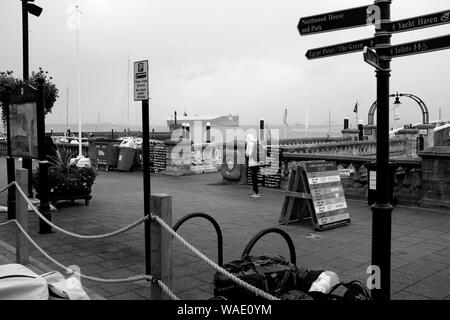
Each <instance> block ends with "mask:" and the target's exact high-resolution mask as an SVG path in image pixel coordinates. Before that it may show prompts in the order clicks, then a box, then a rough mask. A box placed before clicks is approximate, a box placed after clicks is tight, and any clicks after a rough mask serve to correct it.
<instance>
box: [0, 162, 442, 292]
mask: <svg viewBox="0 0 450 320" xmlns="http://www.w3.org/2000/svg"><path fill="white" fill-rule="evenodd" d="M5 168H6V164H5V161H4V159H0V179H1V180H0V181H2V183H1V185H2V186H3V185H6V178H5V171H6V170H5ZM220 181H221V177H220V174H218V173H213V174H205V175H197V176H189V177H166V176H156V175H155V176H152V192H153V193H156V192H158V193H168V194H171V195H172V196H173V221H174V222H175V221H177V220H178V219H179V218H181V217H183V216H184V215H186V214H188V213H191V212H195V211H202V212H206V213H208V214H210V215H211V216H213V217H214V218H215V219H217V221H218V222H219V224H220V226H221V228H222V232H223V235H224V261H225V262H226V261H230V260H234V259H237V258H239V257H240V254H241V252H242V250H243V248H244V247H245V245H246V244H247V242H248V240H249V239H250V238H251V236H252V235H254V234H255V233H257V232H258V231H260V230H262V229H264V228H268V227H277V226H279V225H278V218H279V214H280V210H281V206H282V203H283V199H284V194H283V192H281V191H279V190H270V189H263V190H262V198H260V199H251V198H249V197H248V188H247V187H246V186H230V185H221V184H220ZM0 203H2V204H4V203H6V198H5V196H4V195H1V196H0ZM348 205H349V210H350V215H351V218H352V222H351V224H350V225H348V226H345V227H341V228H337V229H333V230H328V231H324V232H313V230H312V228H311V225H310V224H308V223H305V224H291V225H288V226H279V227H281V228H282V229H283V230H285V231H287V232H288V233H289V234H290V235H291V237H292V238H293V240H294V243H295V246H296V251H297V257H298V258H297V264H299V265H305V266H308V267H310V268H313V269H327V270H332V271H335V272H337V273H338V275H339V276H340V278H341V280H353V279H360V280H363V281H365V279H366V278H367V274H366V273H365V270H366V268H367V266H368V265H370V255H371V210H370V209H369V207H368V206H367V204H366V202H362V201H354V200H348ZM142 215H143V195H142V175H141V172H132V173H124V172H113V171H110V172H100V175H99V176H98V178H97V180H96V183H95V185H94V186H93V199H92V200H91V203H90V204H89V206H84V204H83V202H82V201H80V202H77V203H75V205H68V206H65V207H64V208H61V209H60V210H59V211H57V212H54V213H53V221H54V222H55V223H56V224H58V225H59V226H61V227H63V228H66V229H68V230H71V231H74V232H78V233H82V234H98V233H105V232H109V231H112V230H115V229H117V228H119V227H121V226H123V225H126V224H128V223H130V222H133V221H135V220H137V219H138V218H140V217H141V216H142ZM5 218H6V214H1V216H0V222H2V221H5ZM30 228H31V231H30V233H31V235H32V236H33V238H34V239H35V240H36V241H37V242H38V243H39V244H40V245H41V246H42V247H43V248H45V250H47V251H48V252H49V253H50V254H51V255H52V256H53V257H54V258H56V259H57V260H59V261H60V262H62V263H64V264H66V265H73V264H76V265H79V266H80V267H81V270H82V272H83V273H85V274H88V275H95V276H98V277H106V278H113V277H127V276H130V275H135V274H141V273H143V272H144V231H143V227H142V226H139V227H137V228H135V229H133V230H132V231H130V232H128V233H125V234H123V235H120V236H117V237H114V238H111V239H104V240H95V241H85V240H78V239H73V238H70V237H67V236H65V235H62V234H59V233H52V234H48V235H40V234H39V233H38V230H37V228H38V220H37V218H36V217H35V216H34V214H31V213H30ZM180 234H181V235H182V236H183V237H185V238H186V239H187V240H188V241H189V242H191V243H192V244H193V245H194V246H196V247H197V248H198V249H200V250H201V251H202V252H204V253H205V254H206V255H207V256H209V257H211V258H213V259H216V258H217V245H216V235H215V232H214V230H213V228H212V227H211V226H210V225H209V224H208V223H207V222H206V221H203V220H201V219H196V220H191V222H190V223H189V222H188V223H187V224H185V225H183V227H182V228H181V229H180ZM310 234H315V235H319V236H320V238H316V239H312V238H311V237H309V236H308V235H310ZM392 238H393V239H392V284H391V294H392V298H393V299H447V300H448V299H450V289H449V288H450V214H449V213H448V212H437V211H431V210H425V209H419V208H406V207H396V208H395V209H394V212H393V225H392ZM0 240H3V241H5V242H7V243H9V244H10V245H14V243H15V242H14V241H15V240H14V230H13V228H12V227H4V228H2V230H1V232H0ZM254 252H255V253H260V254H262V253H266V254H281V255H283V256H285V257H288V251H287V248H286V245H285V244H284V243H283V241H282V239H281V238H279V237H277V236H276V235H271V236H267V237H266V238H263V240H262V241H261V242H259V243H258V245H257V246H256V247H255V250H254ZM31 254H32V255H33V256H34V257H35V258H36V259H38V260H40V261H42V262H45V263H47V264H50V263H49V262H48V261H46V260H45V258H44V257H43V256H41V255H40V254H39V253H37V252H36V251H34V250H32V253H31ZM173 262H174V269H173V272H174V273H173V278H174V281H173V289H174V291H175V293H176V294H177V295H178V296H179V297H180V298H182V299H207V298H210V297H211V296H212V292H213V286H212V284H211V283H212V279H213V274H214V272H213V270H212V269H211V268H210V267H209V266H208V265H206V264H205V263H203V262H202V261H201V260H200V259H199V258H197V257H196V256H194V255H193V254H191V253H190V252H189V251H188V250H187V249H186V248H184V247H183V246H182V245H181V244H180V243H179V242H177V241H176V240H174V247H173ZM83 284H84V285H85V286H87V287H88V288H90V289H92V290H93V291H95V292H96V293H98V294H100V295H102V296H104V297H107V298H108V299H146V298H148V297H149V287H148V285H146V284H144V283H138V284H126V285H122V284H120V285H119V284H117V285H116V284H98V283H93V282H90V281H85V282H84V283H83Z"/></svg>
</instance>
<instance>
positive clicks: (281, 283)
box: [214, 228, 323, 300]
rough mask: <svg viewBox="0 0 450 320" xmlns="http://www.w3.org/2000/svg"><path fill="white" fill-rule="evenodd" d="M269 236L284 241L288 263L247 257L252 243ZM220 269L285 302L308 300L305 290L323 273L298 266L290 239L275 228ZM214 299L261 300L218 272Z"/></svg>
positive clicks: (275, 259) (284, 260)
mask: <svg viewBox="0 0 450 320" xmlns="http://www.w3.org/2000/svg"><path fill="white" fill-rule="evenodd" d="M268 233H278V234H280V235H281V236H282V237H283V238H284V239H285V240H286V242H287V244H288V246H289V251H290V261H288V260H286V259H285V258H284V257H282V256H268V255H261V256H251V255H250V251H251V249H252V248H253V246H254V245H255V243H256V242H257V241H258V240H259V239H260V238H261V237H262V236H264V235H266V234H268ZM223 268H224V269H225V270H227V271H228V272H230V273H232V274H234V275H235V276H237V277H238V278H240V279H242V280H243V281H245V282H247V283H249V284H251V285H253V286H254V287H257V288H259V289H261V290H263V291H265V292H267V293H269V294H271V295H273V296H276V297H279V298H280V299H286V300H290V299H299V300H311V299H312V298H311V297H310V296H309V295H308V294H307V292H308V289H309V288H310V287H311V284H312V283H313V282H314V281H315V280H316V279H317V277H318V276H319V275H320V274H321V273H322V272H323V270H309V269H307V268H304V267H297V265H296V254H295V248H294V244H293V242H292V239H291V238H290V237H289V235H288V234H287V233H286V232H284V231H283V230H281V229H277V228H269V229H265V230H262V231H261V232H259V233H258V234H256V235H255V236H254V237H253V238H252V239H251V240H250V242H249V243H248V244H247V246H246V247H245V249H244V252H243V253H242V256H241V259H239V260H234V261H231V262H229V263H226V264H224V265H223ZM214 296H216V297H222V298H225V299H227V300H243V299H257V300H258V299H263V298H261V297H257V296H256V295H255V294H254V293H253V292H251V291H249V290H247V289H246V288H243V287H241V286H240V285H238V284H236V283H235V282H233V281H232V280H230V279H229V278H227V277H226V276H224V275H222V274H221V273H216V274H215V275H214Z"/></svg>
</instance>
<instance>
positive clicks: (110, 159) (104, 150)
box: [94, 141, 119, 171]
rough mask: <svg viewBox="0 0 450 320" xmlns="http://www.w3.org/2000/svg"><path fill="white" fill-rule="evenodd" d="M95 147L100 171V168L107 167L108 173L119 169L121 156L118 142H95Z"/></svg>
mask: <svg viewBox="0 0 450 320" xmlns="http://www.w3.org/2000/svg"><path fill="white" fill-rule="evenodd" d="M94 146H95V150H96V156H97V159H96V160H97V169H98V170H100V167H105V170H106V171H108V170H109V169H113V168H116V167H117V158H118V155H119V142H118V141H107V142H105V141H101V142H94Z"/></svg>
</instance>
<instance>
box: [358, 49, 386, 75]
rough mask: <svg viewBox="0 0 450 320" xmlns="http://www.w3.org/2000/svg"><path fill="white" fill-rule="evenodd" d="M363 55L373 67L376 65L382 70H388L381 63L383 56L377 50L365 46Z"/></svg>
mask: <svg viewBox="0 0 450 320" xmlns="http://www.w3.org/2000/svg"><path fill="white" fill-rule="evenodd" d="M363 55H364V61H365V62H367V63H368V64H370V65H371V66H372V67H375V68H377V69H378V70H382V71H384V70H386V69H384V68H382V67H381V65H380V62H381V58H380V56H379V55H378V54H377V52H376V51H375V50H373V49H371V48H368V47H364V53H363Z"/></svg>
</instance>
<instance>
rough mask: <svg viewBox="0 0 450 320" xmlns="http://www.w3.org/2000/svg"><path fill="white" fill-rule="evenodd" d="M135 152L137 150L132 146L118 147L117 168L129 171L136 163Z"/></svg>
mask: <svg viewBox="0 0 450 320" xmlns="http://www.w3.org/2000/svg"><path fill="white" fill-rule="evenodd" d="M136 153H137V150H136V149H134V148H120V149H119V158H118V161H117V170H120V171H131V169H132V168H133V165H134V164H135V163H136Z"/></svg>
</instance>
